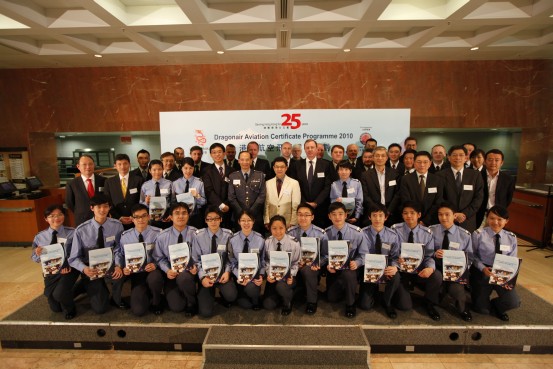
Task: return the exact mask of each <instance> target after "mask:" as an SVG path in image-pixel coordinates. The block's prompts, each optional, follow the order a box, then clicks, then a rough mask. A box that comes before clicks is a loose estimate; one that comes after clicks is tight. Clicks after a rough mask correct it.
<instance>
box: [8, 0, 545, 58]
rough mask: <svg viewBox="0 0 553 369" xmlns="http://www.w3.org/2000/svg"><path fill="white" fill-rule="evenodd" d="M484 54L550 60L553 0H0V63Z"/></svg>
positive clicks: (459, 55) (423, 56) (469, 56)
mask: <svg viewBox="0 0 553 369" xmlns="http://www.w3.org/2000/svg"><path fill="white" fill-rule="evenodd" d="M474 48H477V50H471V49H474ZM492 59H493V60H498V59H553V0H492V1H484V0H328V1H326V0H274V1H269V0H0V68H26V67H30V68H36V67H85V66H125V65H163V64H189V63H249V62H258V63H259V62H268V63H274V62H314V61H360V60H363V61H367V60H492Z"/></svg>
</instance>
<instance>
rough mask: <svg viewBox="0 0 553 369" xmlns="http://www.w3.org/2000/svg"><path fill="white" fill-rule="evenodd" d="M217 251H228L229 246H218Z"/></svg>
mask: <svg viewBox="0 0 553 369" xmlns="http://www.w3.org/2000/svg"><path fill="white" fill-rule="evenodd" d="M217 251H227V245H217Z"/></svg>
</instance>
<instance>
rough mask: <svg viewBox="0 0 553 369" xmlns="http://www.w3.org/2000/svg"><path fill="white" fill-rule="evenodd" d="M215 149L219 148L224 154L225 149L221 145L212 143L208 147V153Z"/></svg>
mask: <svg viewBox="0 0 553 369" xmlns="http://www.w3.org/2000/svg"><path fill="white" fill-rule="evenodd" d="M229 146H230V144H229ZM216 148H220V149H221V150H223V152H225V147H224V146H223V144H222V143H219V142H215V143H212V144H211V146H209V152H212V151H213V150H214V149H216Z"/></svg>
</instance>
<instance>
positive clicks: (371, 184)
mask: <svg viewBox="0 0 553 369" xmlns="http://www.w3.org/2000/svg"><path fill="white" fill-rule="evenodd" d="M359 181H361V186H363V220H364V222H363V223H361V225H365V224H368V222H367V220H368V219H367V218H368V217H369V215H370V214H369V209H370V208H371V207H372V206H374V205H375V204H380V203H381V202H380V197H381V195H380V184H379V183H378V175H377V173H376V169H375V168H373V169H369V170H368V171H366V172H364V173H363V174H362V175H361V178H360V179H359ZM384 183H385V190H384V197H385V199H384V201H385V202H386V208H387V209H388V211H389V212H390V214H391V215H390V217H389V218H388V220H387V221H386V223H387V224H390V225H391V224H395V223H396V222H398V221H399V220H400V219H401V217H398V215H399V201H400V198H399V187H400V186H399V185H400V183H399V174H398V173H397V171H396V170H394V169H392V168H386V169H385V172H384Z"/></svg>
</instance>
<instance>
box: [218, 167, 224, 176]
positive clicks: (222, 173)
mask: <svg viewBox="0 0 553 369" xmlns="http://www.w3.org/2000/svg"><path fill="white" fill-rule="evenodd" d="M219 175H220V176H221V178H225V172H223V166H220V167H219Z"/></svg>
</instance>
